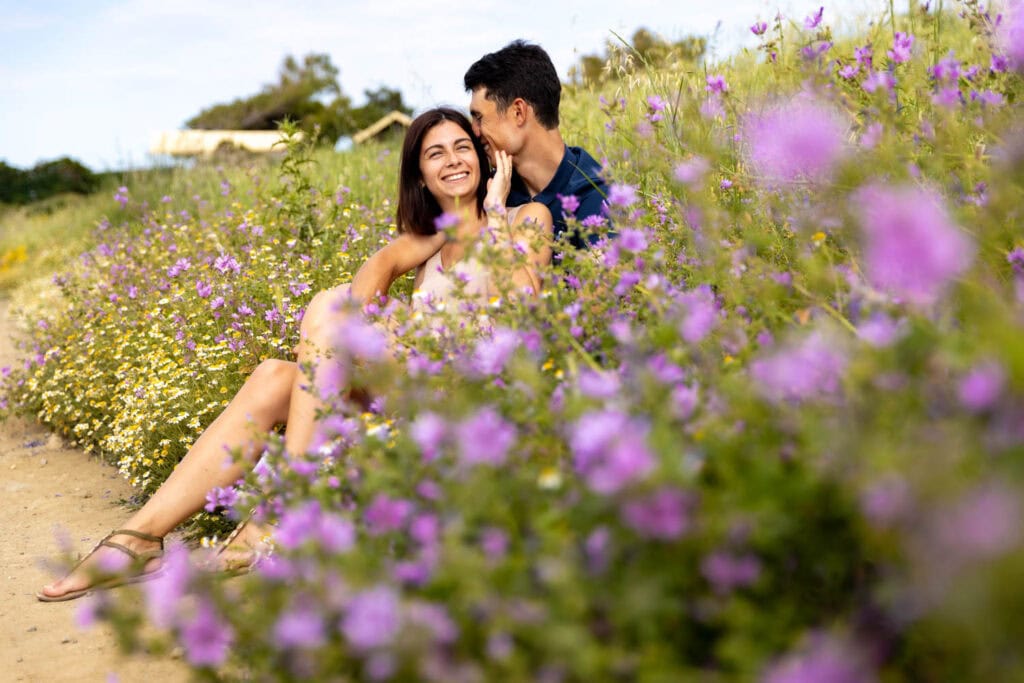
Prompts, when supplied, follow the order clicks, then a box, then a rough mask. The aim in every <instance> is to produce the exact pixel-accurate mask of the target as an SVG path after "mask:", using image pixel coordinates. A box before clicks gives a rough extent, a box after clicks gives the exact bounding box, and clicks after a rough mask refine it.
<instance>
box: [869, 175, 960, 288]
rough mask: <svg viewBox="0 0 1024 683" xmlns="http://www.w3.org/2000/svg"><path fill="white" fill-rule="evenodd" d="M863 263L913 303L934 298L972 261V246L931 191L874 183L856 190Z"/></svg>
mask: <svg viewBox="0 0 1024 683" xmlns="http://www.w3.org/2000/svg"><path fill="white" fill-rule="evenodd" d="M856 201H857V203H858V204H859V205H860V214H861V225H862V227H863V230H864V238H865V248H864V265H865V270H866V272H867V275H868V280H869V281H870V282H871V283H872V284H873V285H874V286H876V287H878V288H880V289H882V290H885V291H887V292H889V293H891V294H893V295H894V296H897V297H900V298H902V299H904V300H906V301H908V302H910V303H913V304H917V305H929V304H932V303H934V302H935V301H937V300H938V299H939V298H940V297H941V296H942V294H943V292H944V291H945V289H946V288H947V286H948V285H949V283H950V281H951V280H953V279H954V278H955V277H957V276H958V275H959V274H960V273H962V272H963V271H964V270H966V268H967V267H968V266H969V265H970V263H971V261H972V259H973V255H974V247H973V245H972V243H971V241H970V239H969V238H968V237H967V236H966V235H964V234H963V233H962V232H961V231H960V230H959V229H958V228H957V226H956V225H955V224H954V223H953V222H952V220H951V219H950V217H949V214H948V213H947V212H946V209H945V207H944V206H943V201H942V198H941V197H940V196H939V195H938V194H937V193H935V192H933V191H931V190H927V189H923V188H918V187H890V186H885V185H872V186H869V187H866V188H864V189H862V190H861V191H860V192H858V194H857V197H856Z"/></svg>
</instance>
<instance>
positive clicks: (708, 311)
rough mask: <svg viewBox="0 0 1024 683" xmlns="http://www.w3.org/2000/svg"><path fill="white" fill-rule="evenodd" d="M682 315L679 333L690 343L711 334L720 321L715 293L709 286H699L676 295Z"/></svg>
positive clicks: (694, 342)
mask: <svg viewBox="0 0 1024 683" xmlns="http://www.w3.org/2000/svg"><path fill="white" fill-rule="evenodd" d="M676 303H677V304H678V305H679V307H680V309H681V312H682V315H681V319H680V320H679V334H680V335H681V336H682V338H683V340H684V341H686V342H687V343H689V344H696V343H698V342H700V341H701V340H702V339H704V337H706V336H708V334H710V332H711V330H712V329H714V327H715V325H716V324H717V323H718V307H717V305H716V304H715V295H714V294H713V293H712V292H711V289H710V288H709V287H698V288H696V289H691V290H689V291H687V292H682V293H681V294H679V296H677V297H676Z"/></svg>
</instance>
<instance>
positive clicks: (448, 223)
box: [434, 213, 459, 232]
mask: <svg viewBox="0 0 1024 683" xmlns="http://www.w3.org/2000/svg"><path fill="white" fill-rule="evenodd" d="M458 224H459V217H458V215H457V214H454V213H442V214H441V215H440V216H438V217H437V218H435V219H434V227H435V228H437V230H438V231H439V232H444V231H445V230H447V229H448V228H454V227H455V226H457V225H458Z"/></svg>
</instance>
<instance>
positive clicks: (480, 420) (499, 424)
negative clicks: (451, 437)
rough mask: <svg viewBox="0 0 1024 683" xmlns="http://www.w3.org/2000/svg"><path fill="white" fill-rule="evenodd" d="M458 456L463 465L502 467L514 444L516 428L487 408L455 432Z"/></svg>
mask: <svg viewBox="0 0 1024 683" xmlns="http://www.w3.org/2000/svg"><path fill="white" fill-rule="evenodd" d="M456 439H457V440H458V444H459V455H460V458H461V461H462V463H463V464H465V465H494V466H499V465H502V464H504V462H505V458H506V457H507V456H508V451H509V449H511V448H512V445H513V444H515V441H516V428H515V426H514V425H512V424H511V423H510V422H508V421H506V420H505V418H503V417H502V416H501V415H500V414H499V413H498V411H496V410H495V409H494V408H492V407H491V406H485V407H483V408H481V409H480V410H478V411H476V412H475V413H473V414H472V415H470V416H469V417H468V418H466V419H465V420H463V421H462V423H461V424H459V426H458V428H457V429H456Z"/></svg>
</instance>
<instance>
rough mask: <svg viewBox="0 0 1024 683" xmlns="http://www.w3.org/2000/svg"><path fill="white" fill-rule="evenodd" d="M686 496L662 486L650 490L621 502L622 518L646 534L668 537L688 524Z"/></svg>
mask: <svg viewBox="0 0 1024 683" xmlns="http://www.w3.org/2000/svg"><path fill="white" fill-rule="evenodd" d="M691 507H692V500H691V499H690V497H689V496H687V495H686V494H684V493H683V492H681V491H677V490H675V489H670V488H664V489H661V490H660V491H657V492H656V493H654V494H651V495H649V496H646V497H644V498H639V499H636V500H630V501H628V502H626V503H624V504H623V506H622V518H623V521H624V522H625V523H626V525H627V526H629V527H630V528H631V529H633V530H634V531H636V532H637V533H638V534H640V535H641V536H644V537H646V538H653V539H659V540H664V541H671V540H673V539H676V538H679V537H680V536H682V535H683V534H684V533H686V531H687V530H688V529H689V528H690V508H691Z"/></svg>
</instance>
